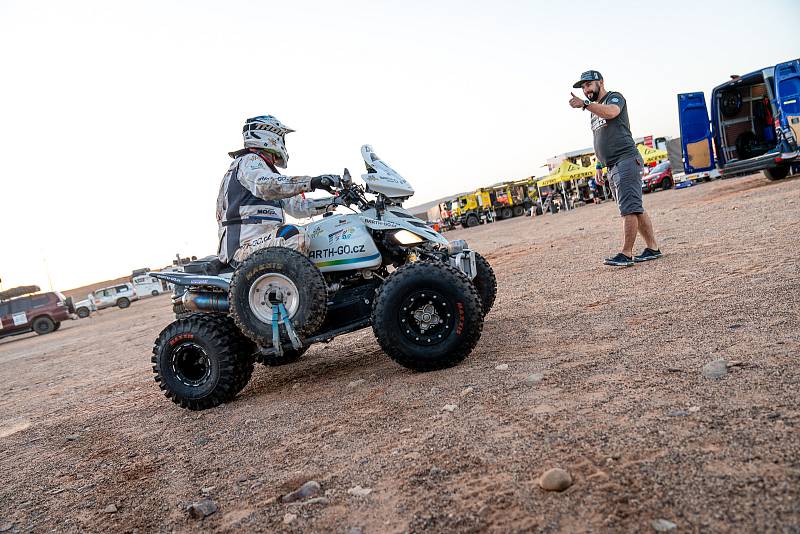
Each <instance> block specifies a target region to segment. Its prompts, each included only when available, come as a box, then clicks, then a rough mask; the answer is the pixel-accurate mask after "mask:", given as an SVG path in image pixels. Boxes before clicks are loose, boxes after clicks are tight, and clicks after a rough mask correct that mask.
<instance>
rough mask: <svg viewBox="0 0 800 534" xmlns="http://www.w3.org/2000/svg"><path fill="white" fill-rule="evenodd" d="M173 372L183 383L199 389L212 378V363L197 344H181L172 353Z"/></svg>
mask: <svg viewBox="0 0 800 534" xmlns="http://www.w3.org/2000/svg"><path fill="white" fill-rule="evenodd" d="M172 372H173V373H175V378H177V379H178V380H179V381H180V382H181V383H183V384H186V385H187V386H190V387H199V386H202V385H203V384H205V383H206V381H207V380H208V377H209V376H211V362H210V361H209V359H208V354H207V353H206V351H205V349H203V347H201V346H200V345H198V344H197V343H194V342H187V343H181V344H180V345H178V346H177V347H175V349H174V350H173V352H172Z"/></svg>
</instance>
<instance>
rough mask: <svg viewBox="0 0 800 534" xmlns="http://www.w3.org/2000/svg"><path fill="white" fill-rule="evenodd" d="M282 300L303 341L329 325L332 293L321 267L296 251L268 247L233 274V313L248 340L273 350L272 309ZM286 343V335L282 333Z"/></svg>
mask: <svg viewBox="0 0 800 534" xmlns="http://www.w3.org/2000/svg"><path fill="white" fill-rule="evenodd" d="M278 300H280V301H281V302H282V303H283V305H284V306H285V308H286V312H287V313H288V314H289V318H290V319H291V321H292V327H293V328H294V330H295V332H297V334H298V335H299V336H300V337H303V336H309V335H311V334H313V333H314V332H316V331H317V329H318V328H319V327H320V326H322V323H323V322H324V321H325V313H326V310H327V302H328V291H327V285H326V284H325V279H324V278H323V277H322V273H321V272H320V271H319V269H317V266H316V265H314V263H313V262H312V261H311V260H310V259H309V258H307V257H306V256H304V255H302V254H300V253H299V252H297V251H296V250H292V249H290V248H286V247H268V248H265V249H262V250H259V251H257V252H255V253H253V254H252V255H251V256H250V257H249V258H247V259H246V260H245V261H244V262H242V264H241V265H239V267H237V268H236V271H235V272H234V273H233V278H232V279H231V287H230V313H231V316H232V317H233V320H234V322H235V323H236V326H238V327H239V328H240V329H241V331H242V332H243V333H244V335H245V336H247V337H248V338H250V339H251V340H253V341H254V342H256V343H258V345H260V346H262V347H271V346H272V317H273V312H272V306H273V302H276V301H278ZM281 336H282V339H284V340H286V339H288V338H286V337H285V333H284V332H282V333H281Z"/></svg>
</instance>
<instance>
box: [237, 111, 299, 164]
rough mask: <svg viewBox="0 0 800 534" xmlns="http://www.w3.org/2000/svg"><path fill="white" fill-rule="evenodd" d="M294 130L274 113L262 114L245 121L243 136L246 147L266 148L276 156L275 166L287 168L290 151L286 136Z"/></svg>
mask: <svg viewBox="0 0 800 534" xmlns="http://www.w3.org/2000/svg"><path fill="white" fill-rule="evenodd" d="M293 131H294V130H292V129H291V128H288V127H287V126H286V125H284V124H283V123H282V122H281V121H279V120H278V119H276V118H275V117H273V116H272V115H260V116H258V117H252V118H250V119H247V120H246V121H245V122H244V128H242V136H243V137H244V146H245V148H260V149H262V150H266V151H267V152H269V153H271V154H273V155H274V156H275V166H276V167H281V168H283V169H285V168H286V164H287V163H288V161H289V153H288V152H287V151H286V142H285V141H284V136H285V135H286V134H287V133H290V132H293Z"/></svg>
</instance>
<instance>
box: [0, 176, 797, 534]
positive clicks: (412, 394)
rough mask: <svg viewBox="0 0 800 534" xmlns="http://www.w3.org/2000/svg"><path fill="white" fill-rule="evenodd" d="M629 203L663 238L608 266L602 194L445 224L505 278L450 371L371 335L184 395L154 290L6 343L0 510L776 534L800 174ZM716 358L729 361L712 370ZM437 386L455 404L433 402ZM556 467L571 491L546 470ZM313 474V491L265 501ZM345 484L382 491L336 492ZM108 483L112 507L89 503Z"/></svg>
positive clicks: (793, 452)
mask: <svg viewBox="0 0 800 534" xmlns="http://www.w3.org/2000/svg"><path fill="white" fill-rule="evenodd" d="M743 195H749V197H748V198H746V199H745V198H743ZM790 200H794V201H796V202H795V204H794V207H791V206H790V205H789V204H788V201H790ZM645 205H646V209H647V210H648V212H649V213H650V214H651V216H652V218H653V223H654V226H655V230H656V233H657V235H658V237H659V239H660V241H661V244H662V250H663V251H664V253H665V255H664V257H663V258H661V259H659V260H657V261H652V262H647V263H644V264H637V265H635V266H634V267H631V268H628V269H624V270H614V269H610V268H607V267H605V266H603V265H602V264H601V261H602V258H603V257H605V256H608V255H609V254H611V253H613V252H616V249H617V248H618V247H619V238H620V234H621V231H620V230H621V220H620V218H619V216H618V213H616V207H615V206H614V205H613V204H612V203H610V202H608V203H604V204H601V205H599V206H587V207H581V208H579V209H576V210H573V211H571V212H568V213H559V214H556V215H545V216H543V217H534V218H530V217H518V218H514V219H511V220H508V221H498V222H495V223H492V224H486V225H480V226H478V227H475V228H471V229H467V230H456V231H454V232H451V233H449V234H448V236H447V237H448V238H449V239H460V238H464V239H466V240H468V242H469V243H470V246H471V247H474V248H475V249H476V250H478V251H479V252H480V253H481V254H483V255H484V256H485V257H486V258H487V259H488V261H489V262H490V263H491V264H492V265H493V267H494V269H495V272H496V274H497V279H498V287H499V291H498V297H497V301H496V303H495V305H494V307H493V308H492V310H491V312H490V313H489V314H488V315H487V317H486V321H485V324H484V327H483V332H482V335H481V339H480V342H479V343H478V345H477V346H476V348H475V351H474V352H473V353H472V354H471V355H470V356H469V357H468V358H466V359H465V360H464V361H463V362H462V363H461V364H459V365H458V366H456V367H454V368H452V369H447V370H442V371H435V372H430V373H415V372H410V371H408V370H406V369H404V368H402V367H400V366H398V365H397V364H395V363H394V362H392V360H391V359H390V358H389V357H388V356H387V355H386V354H384V353H383V352H382V351H381V350H380V347H379V346H378V344H377V343H376V341H375V339H374V336H373V334H372V331H371V329H365V330H363V331H360V332H356V333H353V334H349V335H346V336H341V337H340V338H336V339H334V340H333V341H332V342H331V343H329V344H320V345H315V346H314V347H311V348H310V349H309V350H308V352H307V353H306V354H304V355H303V358H301V359H300V360H299V361H298V362H296V363H293V364H291V365H285V366H280V367H266V366H264V365H260V364H259V365H256V367H255V371H254V373H253V377H252V379H251V381H250V383H249V384H248V385H247V387H246V388H245V389H244V390H243V391H242V392H241V393H240V394H239V395H238V396H237V397H236V398H235V399H233V400H231V401H229V402H226V405H225V406H224V407H222V408H217V409H213V410H207V411H203V412H191V411H187V410H183V409H181V408H179V407H178V406H176V405H174V404H173V403H172V402H170V401H169V400H168V399H166V398H165V397H164V395H163V394H162V393H161V392H160V391H159V389H158V385H157V384H155V383H154V381H153V378H152V370H151V364H150V355H151V350H152V346H153V340H154V339H155V338H156V336H157V335H158V333H159V332H160V331H161V330H162V329H163V328H164V327H165V326H166V325H167V324H168V323H169V322H170V321H172V320H173V317H172V313H171V303H170V299H169V295H164V296H163V297H153V298H148V299H143V300H141V301H139V302H137V303H135V305H134V306H131V307H130V308H128V309H126V310H119V309H110V310H103V312H101V313H100V314H96V317H95V316H93V319H92V320H83V321H68V322H65V323H62V326H61V328H60V329H59V331H58V332H57V333H55V334H51V335H47V336H37V335H35V334H26V335H21V336H13V337H9V338H5V339H2V340H0V388H1V389H0V414H2V417H0V448H2V450H3V454H2V455H0V472H2V473H3V484H0V502H2V503H5V506H4V507H2V509H0V514H1V515H0V524H3V523H4V522H7V523H10V524H13V525H14V526H13V529H12V530H14V531H19V532H67V533H73V532H75V533H77V532H107V531H109V530H113V531H115V532H117V531H119V532H133V531H134V530H138V532H140V533H144V532H173V531H174V532H192V531H197V530H202V531H204V532H232V531H241V532H254V533H258V532H265V533H266V532H282V531H289V530H295V531H309V532H338V533H345V532H347V531H348V529H350V528H353V527H357V528H359V529H361V530H362V531H363V532H365V533H373V532H406V531H407V532H426V533H450V532H572V531H576V530H579V531H592V532H647V531H649V532H653V531H654V527H653V525H652V524H651V522H652V521H653V520H656V519H659V518H663V519H665V520H669V521H671V522H675V523H676V524H677V525H678V527H677V528H676V531H681V532H683V531H686V532H791V531H792V528H795V527H796V525H798V524H800V507H798V505H797V503H798V502H800V432H799V431H798V430H799V429H800V406H798V404H797V401H796V395H794V394H793V393H794V392H795V391H796V390H797V384H798V383H800V366H798V365H797V354H800V331H799V329H798V325H797V317H798V315H799V314H800V302H798V301H799V300H800V299H798V298H796V295H799V294H800V265H798V262H797V259H796V257H795V256H794V255H792V254H791V253H776V251H795V250H800V232H797V220H798V216H797V209H796V207H797V206H798V205H800V180H797V179H787V180H782V181H778V182H774V183H772V182H768V181H767V180H765V179H764V178H763V177H761V176H754V177H746V178H736V179H730V180H718V181H714V182H711V183H708V184H702V185H699V186H697V187H691V188H688V189H684V190H677V191H676V190H669V191H664V192H661V191H659V192H655V193H652V194H648V195H646V196H645ZM734 205H737V206H739V209H737V210H735V211H733V210H732V209H731V207H732V206H734ZM192 217H195V215H192ZM196 217H197V220H200V217H202V214H200V213H198V214H197V215H196ZM193 220H194V219H193ZM579 227H583V228H584V231H578V228H579ZM76 231H78V230H76ZM641 246H642V245H641V243H637V246H636V248H637V251H638V249H640V248H641ZM733 324H736V325H741V326H740V327H737V328H735V329H731V328H729V326H730V325H733ZM722 357H724V358H725V359H726V360H728V361H729V362H731V364H732V363H734V362H745V363H743V364H742V365H737V366H734V367H732V368H730V367H729V368H728V369H727V372H728V375H727V376H726V377H724V378H722V379H707V378H705V377H704V376H703V375H702V373H701V369H702V368H703V366H704V365H706V364H707V363H709V362H710V361H712V360H715V359H717V358H722ZM501 362H502V363H504V364H506V365H509V370H506V371H504V372H500V371H496V370H495V366H496V365H498V364H500V363H501ZM670 370H672V371H670ZM542 373H543V374H544V375H545V376H544V379H543V380H541V381H540V382H538V383H537V384H534V386H535V387H528V386H527V384H526V382H527V377H528V376H529V375H532V374H542ZM373 375H374V376H375V378H372V377H373ZM362 377H363V378H367V377H369V378H368V380H367V383H366V384H364V385H362V386H361V387H359V388H357V389H348V388H347V387H346V386H347V385H348V384H349V383H350V382H353V381H356V380H359V379H362ZM298 382H300V383H301V384H302V388H301V389H299V390H292V385H293V384H295V383H298ZM48 384H50V385H48ZM367 386H368V387H367ZM466 387H472V388H474V391H473V392H472V393H471V394H470V395H468V396H467V397H465V398H463V399H462V398H460V397H459V393H460V392H461V391H462V390H463V389H464V388H466ZM117 392H120V394H116V393H117ZM454 402H459V407H458V409H457V410H456V411H458V414H455V413H453V414H447V413H443V412H442V411H441V407H442V406H443V405H444V404H446V403H454ZM693 407H699V408H700V409H699V410H698V411H697V412H694V411H692V408H693ZM671 411H687V412H689V413H690V414H691V415H690V416H680V417H667V416H666V415H665V414H667V413H668V412H671ZM455 415H457V417H456V416H455ZM248 421H249V423H247V422H248ZM77 434H80V439H78V440H76V441H72V442H66V441H65V436H67V435H77ZM196 443H197V445H196ZM131 453H136V454H134V455H131ZM364 460H367V461H366V462H364ZM432 466H436V467H437V468H438V469H441V471H440V472H438V473H437V474H436V475H435V476H434V475H431V468H432ZM550 467H560V468H562V469H564V470H565V471H568V472H569V474H570V475H571V477H572V478H573V481H574V485H573V486H572V487H570V488H569V489H568V490H566V491H564V492H561V493H558V492H549V491H544V490H542V489H541V488H540V487H539V485H538V478H539V476H540V474H541V473H542V472H543V471H545V470H546V469H548V468H550ZM239 479H242V482H237V480H239ZM311 480H314V481H317V482H318V483H319V484H320V486H321V487H322V488H324V489H325V492H326V494H325V497H326V498H327V499H329V501H330V503H329V504H328V505H325V504H324V503H320V502H315V503H313V504H306V501H310V500H312V499H316V498H318V497H319V496H317V497H310V498H308V499H306V500H305V501H296V502H297V503H302V504H297V505H296V507H295V506H292V507H290V504H287V503H283V502H282V500H281V498H282V496H284V495H286V494H289V493H291V492H293V491H296V490H297V489H298V488H300V487H301V486H302V485H303V484H304V483H306V482H308V481H311ZM356 484H360V486H361V487H362V489H365V488H373V489H374V491H373V492H372V493H370V494H369V495H368V496H367V497H366V498H360V497H356V496H353V495H351V494H349V493H348V489H352V488H353V487H354V486H355V485H356ZM212 486H214V487H215V489H214V490H213V492H210V494H211V495H213V499H214V503H215V504H216V505H218V506H219V512H218V513H213V514H211V515H208V516H204V519H203V520H202V521H203V522H202V525H201V524H200V523H199V520H198V519H193V518H192V517H190V516H189V514H188V513H187V506H188V504H189V503H192V502H195V501H197V500H198V499H201V498H203V495H202V490H201V488H209V487H212ZM334 490H335V491H334ZM328 491H331V493H330V494H328V493H327V492H328ZM55 492H57V493H55ZM320 496H321V495H320ZM112 502H113V503H116V505H117V506H119V508H120V511H119V512H117V513H116V514H113V515H109V514H104V513H102V510H103V508H104V507H105V506H106V505H107V504H108V503H112ZM289 512H293V513H294V515H295V518H294V522H292V523H291V524H290V525H289V526H287V525H284V524H283V518H284V517H285V514H286V513H289Z"/></svg>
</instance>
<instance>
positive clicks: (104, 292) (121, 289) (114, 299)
mask: <svg viewBox="0 0 800 534" xmlns="http://www.w3.org/2000/svg"><path fill="white" fill-rule="evenodd" d="M89 300H91V301H92V302H93V303H94V305H95V307H96V308H97V309H98V310H102V309H104V308H110V307H112V306H118V307H120V308H127V307H128V306H130V305H131V302H133V301H134V300H139V295H137V294H136V290H135V289H134V288H133V285H132V284H130V283H124V284H119V285H116V286H111V287H104V288H101V289H97V290H95V292H94V293H89Z"/></svg>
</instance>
